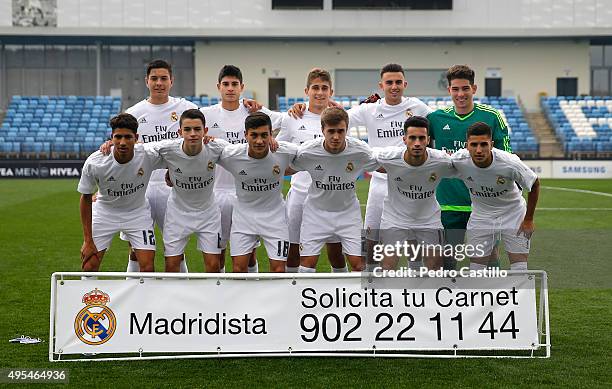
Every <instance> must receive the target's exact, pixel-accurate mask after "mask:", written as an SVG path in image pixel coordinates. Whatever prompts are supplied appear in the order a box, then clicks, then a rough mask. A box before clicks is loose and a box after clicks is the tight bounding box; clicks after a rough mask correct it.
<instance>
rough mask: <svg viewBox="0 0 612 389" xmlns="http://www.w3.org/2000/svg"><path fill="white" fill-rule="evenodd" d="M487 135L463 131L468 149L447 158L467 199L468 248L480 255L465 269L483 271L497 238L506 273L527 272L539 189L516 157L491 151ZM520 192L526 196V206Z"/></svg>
mask: <svg viewBox="0 0 612 389" xmlns="http://www.w3.org/2000/svg"><path fill="white" fill-rule="evenodd" d="M491 134H492V132H491V127H489V125H487V124H486V123H483V122H477V123H474V124H472V125H471V126H470V127H469V128H468V130H467V149H461V150H458V151H457V152H456V153H455V154H454V155H453V157H452V160H453V165H454V166H455V168H456V169H457V171H458V173H459V176H460V178H461V179H462V180H463V182H464V183H465V185H466V186H467V187H468V189H469V191H470V197H471V199H472V214H471V216H470V220H469V222H468V225H467V242H468V244H469V245H471V246H473V248H474V249H475V251H476V252H479V251H480V252H482V253H483V255H481V256H476V257H472V258H471V264H470V268H471V269H474V270H480V269H485V268H486V267H487V263H488V261H489V259H490V258H491V254H492V252H493V248H494V245H495V243H496V241H497V240H498V239H499V238H500V237H501V239H502V240H503V242H504V245H505V247H506V251H507V252H508V257H509V259H510V270H526V269H527V257H528V256H529V243H530V238H531V234H532V233H533V230H534V224H533V215H534V213H535V208H536V204H537V202H538V195H539V188H540V183H539V180H538V177H537V176H536V174H535V173H534V172H533V171H532V170H531V169H530V168H529V167H528V166H527V165H525V164H524V163H523V162H522V161H521V160H520V159H519V157H517V156H516V155H514V154H510V153H508V152H506V151H502V150H499V149H494V148H493V144H492V143H493V142H492V139H491V138H492V135H491ZM520 188H524V189H526V190H528V191H529V195H528V197H527V205H525V199H524V198H523V196H522V190H521V189H520Z"/></svg>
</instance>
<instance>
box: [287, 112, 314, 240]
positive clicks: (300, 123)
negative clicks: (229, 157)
mask: <svg viewBox="0 0 612 389" xmlns="http://www.w3.org/2000/svg"><path fill="white" fill-rule="evenodd" d="M322 136H323V132H322V131H321V115H319V114H316V113H312V112H310V111H308V110H306V111H305V112H304V116H303V117H302V118H298V119H294V118H292V117H291V116H289V115H287V114H283V121H282V124H281V129H280V132H279V133H278V135H277V136H276V140H278V141H286V142H291V143H293V144H296V145H301V144H302V143H304V142H307V141H310V140H313V139H316V138H320V137H322ZM311 182H312V180H311V178H310V174H309V173H308V172H306V171H304V172H297V173H295V174H294V175H292V176H291V188H290V189H289V192H287V206H286V207H287V223H288V224H289V241H290V242H291V243H295V244H298V243H300V227H301V225H302V214H303V211H304V202H305V201H306V196H307V195H308V188H309V187H310V183H311Z"/></svg>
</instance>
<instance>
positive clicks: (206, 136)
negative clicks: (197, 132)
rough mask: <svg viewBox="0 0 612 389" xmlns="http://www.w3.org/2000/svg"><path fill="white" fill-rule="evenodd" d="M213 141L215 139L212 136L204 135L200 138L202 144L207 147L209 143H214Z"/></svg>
mask: <svg viewBox="0 0 612 389" xmlns="http://www.w3.org/2000/svg"><path fill="white" fill-rule="evenodd" d="M214 141H215V137H214V136H210V135H204V137H203V138H202V143H203V144H205V145H207V144H208V143H210V142H214Z"/></svg>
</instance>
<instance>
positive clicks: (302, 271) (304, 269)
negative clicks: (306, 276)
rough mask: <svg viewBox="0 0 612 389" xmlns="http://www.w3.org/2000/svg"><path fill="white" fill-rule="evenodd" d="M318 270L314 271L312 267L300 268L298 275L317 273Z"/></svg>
mask: <svg viewBox="0 0 612 389" xmlns="http://www.w3.org/2000/svg"><path fill="white" fill-rule="evenodd" d="M316 272H317V269H312V268H310V267H306V266H301V265H300V267H299V268H298V273H316Z"/></svg>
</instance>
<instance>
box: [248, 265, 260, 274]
mask: <svg viewBox="0 0 612 389" xmlns="http://www.w3.org/2000/svg"><path fill="white" fill-rule="evenodd" d="M248 272H249V273H259V263H258V262H255V265H254V266H249V269H248Z"/></svg>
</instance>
